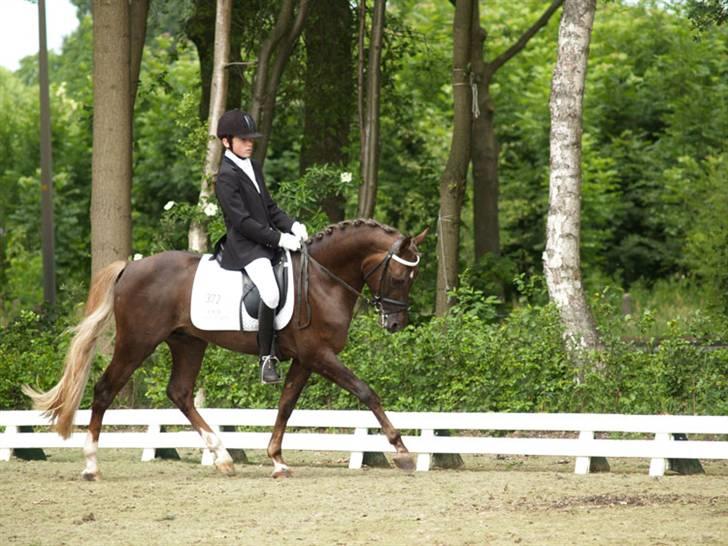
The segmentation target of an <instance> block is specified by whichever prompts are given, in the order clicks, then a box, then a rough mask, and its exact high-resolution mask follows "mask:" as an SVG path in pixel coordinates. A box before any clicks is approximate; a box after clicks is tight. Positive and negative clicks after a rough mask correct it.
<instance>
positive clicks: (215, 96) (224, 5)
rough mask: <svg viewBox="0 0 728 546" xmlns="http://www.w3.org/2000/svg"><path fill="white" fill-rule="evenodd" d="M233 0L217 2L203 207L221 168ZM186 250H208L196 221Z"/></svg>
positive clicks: (203, 234) (201, 199)
mask: <svg viewBox="0 0 728 546" xmlns="http://www.w3.org/2000/svg"><path fill="white" fill-rule="evenodd" d="M232 6H233V0H217V12H216V13H217V16H216V17H215V55H214V63H213V71H212V85H211V86H210V112H209V114H208V122H207V154H206V155H205V167H204V170H203V173H202V182H201V183H200V197H199V199H198V201H197V202H198V204H199V205H200V206H204V205H205V204H206V203H207V202H208V201H209V200H210V197H211V196H212V194H213V191H214V190H213V188H214V180H215V177H216V176H217V171H218V169H219V168H220V157H221V155H222V144H221V142H220V139H219V138H217V121H218V120H219V119H220V116H222V114H223V112H224V111H225V98H226V96H227V78H228V73H227V68H226V65H227V63H228V57H229V56H230V18H231V13H232ZM187 246H188V247H189V249H190V250H192V251H193V252H200V253H202V252H205V251H206V250H207V229H206V228H205V226H204V225H202V224H201V223H200V222H197V221H195V220H193V221H192V222H191V223H190V229H189V232H188V234H187Z"/></svg>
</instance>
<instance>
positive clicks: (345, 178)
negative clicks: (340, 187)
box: [339, 172, 352, 184]
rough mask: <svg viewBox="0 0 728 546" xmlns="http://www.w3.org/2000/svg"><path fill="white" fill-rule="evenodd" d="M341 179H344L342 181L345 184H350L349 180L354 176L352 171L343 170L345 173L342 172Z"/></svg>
mask: <svg viewBox="0 0 728 546" xmlns="http://www.w3.org/2000/svg"><path fill="white" fill-rule="evenodd" d="M339 179H340V180H341V181H342V182H343V183H344V184H348V183H349V182H351V180H352V176H351V173H350V172H343V173H341V176H340V177H339Z"/></svg>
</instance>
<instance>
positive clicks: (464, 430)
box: [0, 408, 728, 476]
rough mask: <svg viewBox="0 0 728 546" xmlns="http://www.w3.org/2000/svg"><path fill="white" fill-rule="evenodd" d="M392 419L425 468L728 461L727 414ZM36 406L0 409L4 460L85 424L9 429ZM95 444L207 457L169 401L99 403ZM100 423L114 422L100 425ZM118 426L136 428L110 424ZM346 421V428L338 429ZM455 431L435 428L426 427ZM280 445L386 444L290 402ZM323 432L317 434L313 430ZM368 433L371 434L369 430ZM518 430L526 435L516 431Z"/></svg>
mask: <svg viewBox="0 0 728 546" xmlns="http://www.w3.org/2000/svg"><path fill="white" fill-rule="evenodd" d="M90 413H91V412H90V411H89V410H81V411H78V412H77V414H76V417H75V420H74V422H75V424H76V425H78V426H86V425H87V424H88V422H89V419H90ZM200 413H201V414H202V416H203V417H204V419H205V420H206V421H207V422H208V423H209V424H210V426H212V427H213V428H215V429H216V430H217V431H218V432H219V430H220V427H223V426H237V427H263V428H272V427H273V424H274V422H275V416H276V410H250V409H214V408H206V409H201V410H200ZM387 414H388V415H389V417H390V419H391V420H392V423H393V424H394V426H395V427H397V428H399V429H400V430H403V431H406V432H412V433H413V434H412V435H404V436H403V440H404V442H405V444H406V445H407V447H408V448H409V450H410V451H411V452H412V453H414V454H416V455H417V470H419V471H426V470H429V468H430V466H431V462H432V454H434V453H467V454H502V455H549V456H560V457H575V458H576V462H575V470H574V471H575V472H576V473H577V474H586V473H588V472H589V463H590V458H591V457H636V458H647V459H650V470H649V473H650V475H651V476H661V475H663V474H664V472H665V469H666V467H667V464H666V460H667V459H728V438H721V436H722V435H726V436H728V417H714V416H685V415H615V414H581V413H578V414H573V413H556V414H554V413H535V414H533V413H429V412H424V413H411V412H388V413H387ZM48 425H49V423H48V421H47V419H45V418H44V417H43V416H42V415H41V413H40V412H37V411H0V427H5V432H4V433H0V461H7V460H9V458H10V455H11V453H12V450H13V449H18V448H59V447H63V448H65V447H73V448H81V447H83V444H84V442H85V439H86V434H85V432H75V433H73V434H72V435H71V437H70V438H68V439H67V440H64V439H62V438H61V437H60V436H58V435H57V434H56V433H54V432H19V427H21V426H33V427H41V426H42V427H46V426H48ZM104 425H105V428H104V429H103V431H102V434H101V438H100V442H99V447H100V448H135V449H142V450H143V452H142V460H143V461H147V460H150V459H153V458H154V452H155V449H159V448H201V449H203V455H202V463H203V464H211V463H212V457H211V454H210V453H209V452H207V451H206V450H204V444H203V442H202V439H201V438H200V436H199V435H198V434H197V433H196V432H194V431H192V430H182V431H179V430H177V431H170V432H166V431H164V432H163V431H162V427H167V426H169V427H177V426H187V427H189V422H188V421H187V419H186V418H185V417H184V415H182V413H181V412H180V411H178V410H176V409H169V410H167V409H157V410H150V409H139V410H109V411H107V412H106V414H105V416H104ZM109 426H113V427H114V428H112V429H110V428H109ZM119 427H124V428H129V427H133V428H135V429H138V428H139V427H143V428H144V431H143V432H139V431H138V430H132V431H129V430H119ZM341 429H351V430H352V432H342V431H341ZM440 429H444V430H453V431H458V434H457V435H452V436H437V435H436V434H435V431H436V430H440ZM288 430H289V432H287V433H286V435H285V437H284V439H283V449H287V450H312V451H344V452H350V454H351V455H350V458H349V468H360V467H361V465H362V459H363V454H364V452H366V451H382V452H392V451H393V448H392V447H391V446H390V445H389V443H388V442H387V440H386V438H385V437H384V436H383V435H382V434H381V433H380V432H379V423H378V422H377V421H376V419H375V418H374V416H373V415H372V414H371V413H370V412H368V411H336V410H295V411H294V412H293V414H292V415H291V418H290V420H289V423H288ZM322 431H327V432H322ZM370 431H372V432H373V433H370ZM490 431H531V432H538V433H539V434H538V437H531V438H529V437H518V438H512V437H493V436H492V435H491V436H488V433H489V432H490ZM544 432H546V433H548V432H574V433H578V438H548V437H547V438H544V437H542V436H543V433H544ZM596 432H607V433H644V434H652V435H654V437H653V438H654V439H648V440H645V439H597V438H595V433H596ZM677 433H682V434H701V435H718V436H719V438H718V439H715V440H700V441H696V440H687V441H679V442H676V441H673V440H672V435H673V434H677ZM270 434H271V433H270V431H266V432H219V436H220V438H221V440H222V442H223V444H224V445H225V447H227V448H232V449H265V448H266V447H267V445H268V440H269V439H270ZM521 436H527V434H522V435H521Z"/></svg>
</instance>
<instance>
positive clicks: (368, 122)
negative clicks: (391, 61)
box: [358, 0, 387, 218]
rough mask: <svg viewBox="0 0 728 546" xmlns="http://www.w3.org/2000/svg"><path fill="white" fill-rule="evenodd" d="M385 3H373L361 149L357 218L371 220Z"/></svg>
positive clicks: (381, 0) (376, 173)
mask: <svg viewBox="0 0 728 546" xmlns="http://www.w3.org/2000/svg"><path fill="white" fill-rule="evenodd" d="M386 7H387V2H386V0H374V14H373V16H372V30H371V37H370V40H369V60H368V61H367V68H366V72H367V78H366V108H365V110H364V116H363V117H364V126H363V127H361V128H360V131H362V132H363V136H362V139H361V140H362V142H363V144H364V145H363V147H362V149H361V180H362V182H361V186H360V188H359V207H358V213H359V214H358V215H359V217H361V218H370V217H372V216H373V215H374V206H375V205H376V200H377V184H378V182H379V110H380V108H379V105H380V99H381V88H382V40H383V38H384V16H385V10H386Z"/></svg>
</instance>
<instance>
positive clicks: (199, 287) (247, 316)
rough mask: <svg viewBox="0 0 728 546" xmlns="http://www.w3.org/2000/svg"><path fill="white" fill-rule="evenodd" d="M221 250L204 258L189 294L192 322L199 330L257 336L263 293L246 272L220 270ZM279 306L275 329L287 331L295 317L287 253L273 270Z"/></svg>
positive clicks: (290, 271)
mask: <svg viewBox="0 0 728 546" xmlns="http://www.w3.org/2000/svg"><path fill="white" fill-rule="evenodd" d="M219 254H220V250H219V249H218V248H216V252H215V254H203V255H202V257H201V259H200V262H199V263H198V265H197V271H196V272H195V278H194V281H193V283H192V292H191V294H190V319H191V321H192V324H193V325H194V326H195V327H196V328H199V329H200V330H208V331H209V330H216V331H240V330H244V331H246V332H255V331H257V330H258V306H259V302H260V293H259V292H258V289H257V288H256V286H255V285H254V284H253V282H252V281H251V280H250V278H249V277H248V275H247V274H246V273H245V272H244V271H231V270H228V269H223V268H222V267H220V263H219V261H220V258H219ZM273 271H274V275H275V278H276V283H277V284H278V289H279V290H280V294H281V298H280V304H279V305H278V308H277V309H276V312H275V319H274V322H273V327H274V328H275V329H276V330H282V329H283V328H285V327H286V326H287V325H288V323H289V322H290V320H291V317H292V316H293V306H294V293H293V292H294V290H293V262H292V260H291V255H290V253H289V252H288V251H285V252H279V253H278V254H277V255H276V256H275V259H274V266H273Z"/></svg>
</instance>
